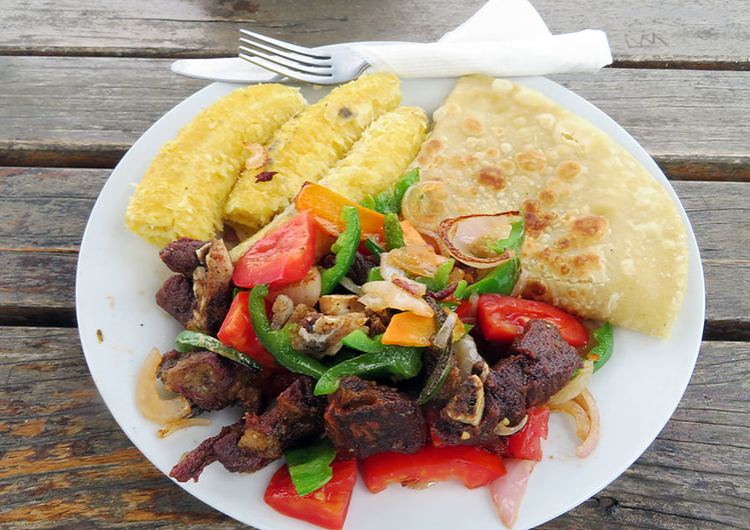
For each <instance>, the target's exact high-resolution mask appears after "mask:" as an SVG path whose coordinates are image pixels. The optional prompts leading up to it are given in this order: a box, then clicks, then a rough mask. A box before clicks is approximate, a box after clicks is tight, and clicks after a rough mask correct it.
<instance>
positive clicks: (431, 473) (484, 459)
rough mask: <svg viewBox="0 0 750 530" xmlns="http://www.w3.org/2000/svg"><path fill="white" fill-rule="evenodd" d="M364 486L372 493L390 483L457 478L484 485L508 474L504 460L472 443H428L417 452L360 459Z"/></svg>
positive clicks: (473, 484)
mask: <svg viewBox="0 0 750 530" xmlns="http://www.w3.org/2000/svg"><path fill="white" fill-rule="evenodd" d="M359 471H360V473H361V475H362V479H363V480H364V482H365V486H367V489H369V490H370V491H371V492H372V493H378V492H380V491H383V490H384V489H386V488H387V487H388V484H391V483H394V482H396V483H400V484H418V483H430V482H442V481H446V480H450V479H457V480H460V481H461V482H463V483H464V486H466V487H467V488H479V487H481V486H485V485H487V484H489V483H490V482H492V481H493V480H495V479H496V478H498V477H500V476H502V475H504V474H505V466H503V459H502V458H501V457H500V456H498V455H494V454H492V453H489V452H487V451H485V450H484V449H481V448H479V447H474V446H470V445H443V446H440V447H434V446H433V445H430V444H427V445H425V446H424V447H422V448H421V449H420V450H419V451H417V452H416V453H414V454H410V455H406V454H403V453H394V452H390V451H387V452H384V453H376V454H374V455H372V456H368V457H367V458H363V459H362V460H360V461H359Z"/></svg>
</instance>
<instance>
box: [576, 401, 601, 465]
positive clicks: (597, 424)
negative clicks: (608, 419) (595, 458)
mask: <svg viewBox="0 0 750 530" xmlns="http://www.w3.org/2000/svg"><path fill="white" fill-rule="evenodd" d="M576 402H577V403H578V404H579V405H580V406H581V407H583V409H584V410H585V411H586V412H587V413H588V415H589V419H590V421H591V424H590V427H589V433H588V436H586V438H585V439H584V440H583V443H582V444H581V445H579V446H578V447H576V456H578V457H579V458H586V457H587V456H589V455H590V454H591V453H592V452H593V451H594V449H596V446H597V445H598V444H599V436H600V435H601V419H600V417H599V407H597V406H596V400H594V396H592V395H591V392H589V391H588V389H585V390H584V391H583V392H581V393H580V395H579V396H578V397H576Z"/></svg>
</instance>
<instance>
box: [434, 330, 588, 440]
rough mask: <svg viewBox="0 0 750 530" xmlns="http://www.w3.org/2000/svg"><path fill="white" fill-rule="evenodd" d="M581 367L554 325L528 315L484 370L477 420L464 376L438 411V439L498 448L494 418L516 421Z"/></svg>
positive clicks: (471, 385)
mask: <svg viewBox="0 0 750 530" xmlns="http://www.w3.org/2000/svg"><path fill="white" fill-rule="evenodd" d="M478 364H479V363H478ZM475 366H476V365H475ZM581 366H583V362H582V360H581V358H580V356H579V355H578V353H577V352H576V350H575V348H573V347H572V346H570V345H569V344H568V343H567V342H565V340H564V339H563V338H562V336H561V335H560V332H559V330H558V329H557V328H556V327H555V326H554V324H550V323H549V322H547V321H545V320H532V321H530V322H529V323H528V324H526V327H525V328H524V331H523V334H522V335H521V336H519V337H518V338H516V339H515V340H514V341H513V344H512V345H511V347H510V356H509V357H507V358H504V359H502V360H501V361H499V362H498V363H497V364H495V366H493V367H492V368H491V369H490V370H489V371H488V372H487V373H486V379H485V380H484V391H483V396H482V397H483V399H484V410H483V411H482V413H481V419H480V420H479V422H478V423H477V421H476V420H477V418H478V417H479V411H478V410H477V406H476V401H477V400H478V399H480V398H479V392H478V390H477V389H476V380H471V378H469V379H467V380H466V381H465V382H464V383H463V385H462V386H461V387H460V388H459V390H458V391H457V392H456V393H455V394H454V398H453V400H451V401H450V402H449V403H448V404H447V405H446V406H445V407H443V408H442V410H440V413H439V414H438V416H437V418H436V420H435V424H434V428H435V429H436V432H437V434H438V436H439V438H440V439H441V440H443V441H444V442H445V443H448V444H451V445H454V444H466V445H482V446H484V447H485V448H488V449H492V448H493V447H499V445H498V443H499V440H500V438H501V437H500V435H498V434H496V433H495V428H496V427H497V425H498V424H499V423H501V422H502V423H503V424H505V425H508V426H512V425H517V424H518V423H519V422H520V421H522V420H523V418H524V415H525V414H526V410H527V409H528V408H530V407H533V406H536V405H540V404H542V403H544V402H546V401H547V400H548V399H549V398H550V397H552V396H553V395H554V394H555V393H557V392H558V391H559V390H560V389H561V388H562V387H563V386H565V384H566V383H567V382H568V381H569V380H570V378H571V377H572V376H573V373H574V372H575V371H576V370H577V369H578V368H580V367H581ZM464 386H465V387H466V388H464ZM461 401H465V402H464V403H462V402H461Z"/></svg>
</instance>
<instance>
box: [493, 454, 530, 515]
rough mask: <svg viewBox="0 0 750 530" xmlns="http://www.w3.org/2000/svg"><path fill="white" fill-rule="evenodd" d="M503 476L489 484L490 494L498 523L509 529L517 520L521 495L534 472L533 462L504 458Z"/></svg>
mask: <svg viewBox="0 0 750 530" xmlns="http://www.w3.org/2000/svg"><path fill="white" fill-rule="evenodd" d="M503 464H505V475H503V476H502V477H500V478H497V479H495V480H494V481H493V482H492V484H490V494H491V495H492V502H493V504H494V505H495V509H496V510H497V514H498V515H499V516H500V521H501V522H502V523H503V524H504V525H505V526H506V527H508V528H511V527H512V526H513V525H514V524H515V523H516V519H517V518H518V511H519V509H520V508H521V500H522V499H523V494H524V493H526V487H527V486H528V485H529V477H531V472H532V471H534V464H536V462H535V461H534V460H521V459H518V458H505V459H503Z"/></svg>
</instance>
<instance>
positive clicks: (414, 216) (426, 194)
mask: <svg viewBox="0 0 750 530" xmlns="http://www.w3.org/2000/svg"><path fill="white" fill-rule="evenodd" d="M449 200H450V195H449V193H448V192H447V191H446V189H445V186H443V183H442V182H440V181H438V180H425V181H422V182H417V183H416V184H414V185H412V186H409V188H408V189H407V190H406V193H405V194H404V198H403V200H402V201H401V214H402V215H403V216H404V219H406V220H407V221H409V222H410V223H411V224H412V225H413V226H414V228H416V229H417V230H420V229H423V228H426V229H428V230H436V229H437V226H438V223H439V222H440V219H441V218H442V217H445V215H446V214H447V212H446V211H445V210H446V208H445V206H444V205H445V204H448V203H447V201H449Z"/></svg>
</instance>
